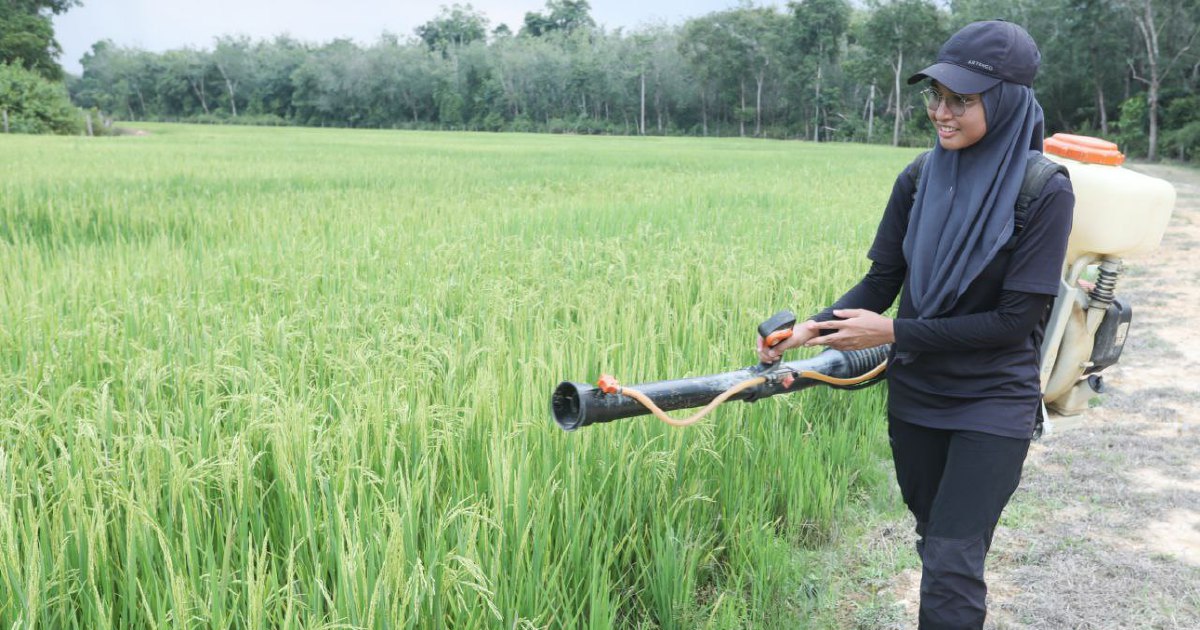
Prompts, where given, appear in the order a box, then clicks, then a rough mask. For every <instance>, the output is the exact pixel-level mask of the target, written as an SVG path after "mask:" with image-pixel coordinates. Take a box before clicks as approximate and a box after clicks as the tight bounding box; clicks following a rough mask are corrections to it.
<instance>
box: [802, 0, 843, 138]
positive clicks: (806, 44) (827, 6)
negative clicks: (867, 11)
mask: <svg viewBox="0 0 1200 630" xmlns="http://www.w3.org/2000/svg"><path fill="white" fill-rule="evenodd" d="M789 6H790V8H791V12H792V23H791V25H790V27H789V29H788V34H789V36H790V38H789V39H790V43H791V46H790V48H791V51H792V53H793V57H796V58H798V60H799V61H800V63H799V64H798V65H799V66H802V67H806V68H809V69H810V70H809V72H811V73H812V78H813V136H812V137H813V142H818V141H820V129H821V128H822V127H828V126H829V125H828V121H827V119H826V114H827V112H826V111H825V109H824V107H823V105H824V103H823V99H822V94H823V90H822V81H823V80H824V79H825V78H826V76H827V74H828V73H829V70H830V69H831V67H832V66H834V65H836V63H837V60H838V55H839V52H840V51H841V44H842V40H843V38H844V37H845V35H846V30H847V29H848V28H849V26H850V6H849V5H848V4H846V2H845V0H801V1H800V2H792V3H791V4H790V5H789Z"/></svg>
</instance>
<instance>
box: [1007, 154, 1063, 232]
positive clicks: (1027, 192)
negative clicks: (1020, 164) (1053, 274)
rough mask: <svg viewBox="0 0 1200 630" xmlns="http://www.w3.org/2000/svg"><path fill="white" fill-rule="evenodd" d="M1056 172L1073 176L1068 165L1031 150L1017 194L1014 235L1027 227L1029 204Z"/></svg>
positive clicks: (1040, 194)
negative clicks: (1023, 178)
mask: <svg viewBox="0 0 1200 630" xmlns="http://www.w3.org/2000/svg"><path fill="white" fill-rule="evenodd" d="M1055 173H1062V174H1063V176H1064V177H1067V178H1070V177H1071V173H1070V172H1068V171H1067V167H1065V166H1063V165H1062V164H1059V163H1058V162H1055V161H1053V160H1051V159H1050V158H1048V157H1046V156H1045V155H1042V152H1041V151H1032V150H1031V151H1030V152H1029V161H1028V162H1026V163H1025V180H1024V181H1023V182H1021V192H1020V193H1018V194H1017V206H1016V216H1015V217H1014V219H1015V221H1014V225H1013V236H1017V235H1018V234H1020V233H1021V230H1024V229H1025V223H1026V222H1027V221H1028V220H1029V205H1030V204H1031V203H1033V200H1034V199H1037V198H1038V197H1041V196H1042V189H1043V188H1045V187H1046V183H1047V182H1049V181H1050V178H1051V177H1054V174H1055Z"/></svg>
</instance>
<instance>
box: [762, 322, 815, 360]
mask: <svg viewBox="0 0 1200 630" xmlns="http://www.w3.org/2000/svg"><path fill="white" fill-rule="evenodd" d="M820 332H821V328H820V326H819V325H818V324H817V322H814V321H813V320H811V319H810V320H808V321H806V322H800V323H799V324H796V325H795V326H792V336H791V337H788V338H787V339H784V340H783V341H781V342H779V343H777V344H775V347H773V348H767V347H765V346H763V338H762V337H758V342H757V344H756V347H757V349H758V360H759V361H762V362H763V363H775V362H776V361H779V360H780V359H781V358H783V353H784V352H787V351H788V350H791V349H792V348H798V347H800V346H803V345H804V343H805V342H806V341H808V340H809V339H812V338H813V337H816V336H817V335H819V334H820Z"/></svg>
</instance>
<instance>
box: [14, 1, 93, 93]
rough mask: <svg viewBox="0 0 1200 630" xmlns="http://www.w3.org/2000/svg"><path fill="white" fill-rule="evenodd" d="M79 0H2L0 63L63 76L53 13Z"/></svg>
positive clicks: (53, 76)
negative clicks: (59, 61)
mask: <svg viewBox="0 0 1200 630" xmlns="http://www.w3.org/2000/svg"><path fill="white" fill-rule="evenodd" d="M79 3H80V2H79V0H0V63H6V64H15V65H20V66H23V67H25V68H28V69H30V70H32V71H34V72H36V73H37V74H39V75H41V76H42V77H44V78H46V79H50V80H51V81H59V80H61V79H62V78H63V71H62V66H60V65H58V56H59V55H61V54H62V48H61V47H60V46H59V45H58V42H57V41H56V40H55V39H54V24H53V22H52V21H51V20H52V18H53V16H55V15H59V14H62V13H66V12H67V10H68V9H70V8H71V7H73V6H78V5H79Z"/></svg>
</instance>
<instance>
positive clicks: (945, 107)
mask: <svg viewBox="0 0 1200 630" xmlns="http://www.w3.org/2000/svg"><path fill="white" fill-rule="evenodd" d="M929 89H931V90H933V91H934V92H935V93H936V96H940V97H941V98H928V99H926V105H927V106H926V111H928V112H929V120H930V121H932V122H933V125H934V128H935V129H936V130H937V134H938V142H939V143H941V145H942V148H943V149H946V150H947V151H957V150H959V149H965V148H967V147H969V146H971V145H973V144H975V143H976V142H979V140H980V139H981V138H983V136H984V135H985V134H987V116H986V115H985V114H984V111H983V99H982V98H980V95H979V94H956V93H954V92H951V91H950V90H949V89H947V88H946V86H944V85H942V84H940V83H938V82H937V81H934V82H933V83H932V85H930V88H929ZM930 105H932V107H930ZM956 110H960V111H962V113H961V114H958V115H956V114H955V111H956Z"/></svg>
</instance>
